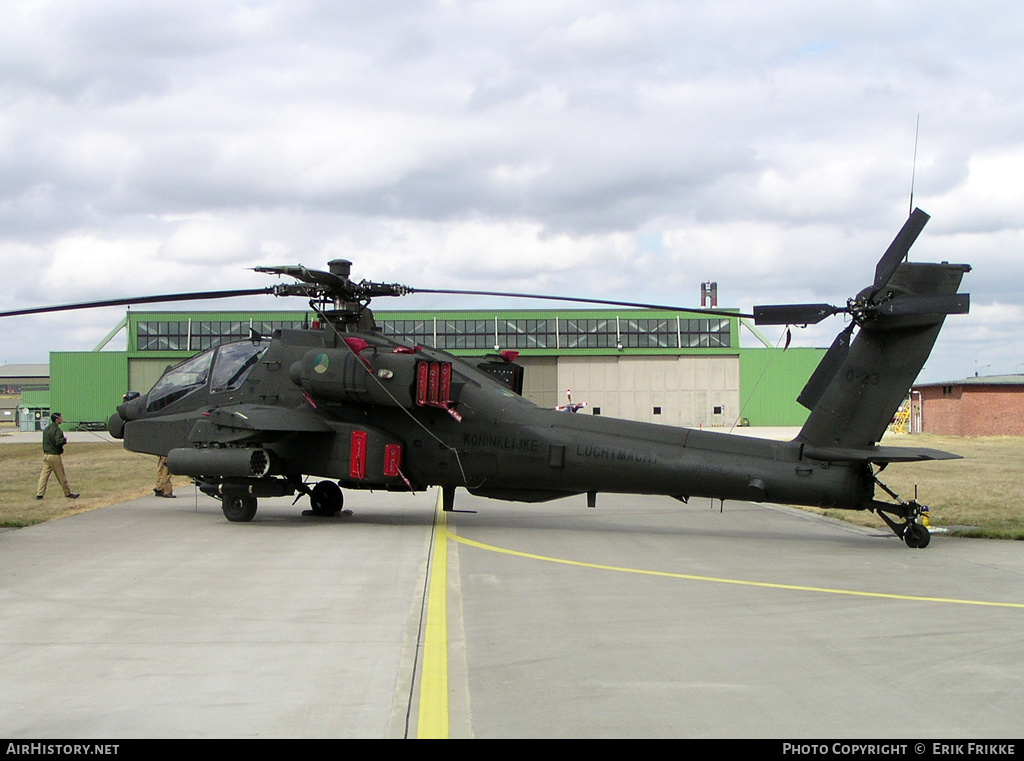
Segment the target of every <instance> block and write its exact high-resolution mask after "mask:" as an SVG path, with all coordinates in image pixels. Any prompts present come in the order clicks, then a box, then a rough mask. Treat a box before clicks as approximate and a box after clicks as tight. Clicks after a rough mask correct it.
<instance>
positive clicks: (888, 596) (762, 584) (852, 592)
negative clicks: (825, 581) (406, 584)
mask: <svg viewBox="0 0 1024 761" xmlns="http://www.w3.org/2000/svg"><path fill="white" fill-rule="evenodd" d="M445 533H446V534H447V536H448V538H450V539H452V540H454V541H456V542H459V543H460V544H465V545H467V546H469V547H476V548H477V549H481V550H487V551H489V552H500V553H502V554H505V555H513V556H515V557H521V558H528V559H530V560H542V561H545V562H548V563H559V564H561V565H572V566H579V567H582V568H596V569H598V570H602V571H616V572H618V573H632V574H638V575H642V576H659V577H662V578H668V579H682V580H686V581H703V582H709V583H714V584H733V585H735V586H744V587H759V588H761V589H785V590H789V591H794V592H817V593H820V594H833V595H849V596H853V597H873V598H880V599H885V600H906V601H911V602H933V603H945V604H950V605H979V606H985V607H992V608H1017V609H1024V603H1018V602H995V601H990V600H961V599H957V598H951V597H925V596H920V595H899V594H893V593H890V592H865V591H862V590H857V589H831V588H829V587H812V586H802V585H799V584H778V583H773V582H768V581H750V580H747V579H726V578H720V577H716V576H697V575H694V574H689V573H673V572H671V571H651V570H647V569H644V568H626V567H623V566H614V565H604V564H601V563H587V562H584V561H581V560H567V559H565V558H555V557H549V556H547V555H536V554H534V553H530V552H521V551H519V550H510V549H507V548H505V547H497V546H495V545H493V544H485V543H484V542H477V541H474V540H473V539H467V538H466V537H464V536H459V535H458V534H455V533H452V532H450V531H448V530H447V529H445Z"/></svg>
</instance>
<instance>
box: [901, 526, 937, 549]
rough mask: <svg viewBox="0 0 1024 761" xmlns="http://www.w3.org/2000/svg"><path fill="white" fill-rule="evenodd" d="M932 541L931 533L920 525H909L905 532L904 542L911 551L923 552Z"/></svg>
mask: <svg viewBox="0 0 1024 761" xmlns="http://www.w3.org/2000/svg"><path fill="white" fill-rule="evenodd" d="M931 540H932V535H931V533H930V532H929V531H928V529H926V528H925V527H924V526H922V525H921V524H920V523H908V524H907V527H906V528H905V529H904V530H903V541H904V542H906V543H907V546H908V547H910V548H911V549H915V550H923V549H924V548H925V547H927V546H928V543H929V542H930V541H931Z"/></svg>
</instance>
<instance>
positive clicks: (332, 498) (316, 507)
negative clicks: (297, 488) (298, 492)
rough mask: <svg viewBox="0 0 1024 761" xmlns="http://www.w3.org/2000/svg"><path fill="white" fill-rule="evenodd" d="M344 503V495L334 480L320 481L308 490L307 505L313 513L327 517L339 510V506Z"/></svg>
mask: <svg viewBox="0 0 1024 761" xmlns="http://www.w3.org/2000/svg"><path fill="white" fill-rule="evenodd" d="M343 504H345V497H344V496H343V495H342V493H341V487H340V486H338V485H337V484H336V483H334V481H320V482H319V483H317V484H316V486H314V487H313V488H312V489H311V490H310V492H309V505H310V507H311V508H312V510H313V515H320V516H324V517H329V516H332V515H337V514H338V513H339V512H341V506H342V505H343Z"/></svg>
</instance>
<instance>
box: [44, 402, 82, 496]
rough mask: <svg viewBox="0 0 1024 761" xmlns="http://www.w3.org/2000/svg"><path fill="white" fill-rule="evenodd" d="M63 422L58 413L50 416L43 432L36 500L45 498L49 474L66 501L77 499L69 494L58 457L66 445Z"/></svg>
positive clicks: (61, 462)
mask: <svg viewBox="0 0 1024 761" xmlns="http://www.w3.org/2000/svg"><path fill="white" fill-rule="evenodd" d="M63 421H64V418H63V416H62V415H61V414H60V413H59V412H54V413H53V414H52V415H50V424H49V425H48V426H46V430H45V431H43V472H42V473H40V474H39V486H38V488H37V489H36V499H42V498H43V497H44V496H46V484H47V483H48V482H49V480H50V474H51V473H53V474H54V475H55V476H57V481H58V482H59V483H60V485H61V488H62V489H64V496H65V497H67V498H68V499H78V495H77V494H72V493H71V487H70V486H69V485H68V478H67V476H65V475H64V462H63V460H61V458H60V456H61V455H62V454H64V445H65V444H67V443H68V440H67V437H66V436H65V435H64V431H62V430H61V429H60V424H61V423H62V422H63Z"/></svg>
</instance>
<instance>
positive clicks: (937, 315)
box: [797, 262, 970, 448]
mask: <svg viewBox="0 0 1024 761" xmlns="http://www.w3.org/2000/svg"><path fill="white" fill-rule="evenodd" d="M969 271H970V267H969V266H968V265H966V264H946V263H943V264H930V263H907V262H903V263H900V264H899V265H898V266H897V267H895V268H894V271H893V272H892V273H891V275H890V276H889V277H888V278H887V279H886V280H885V281H884V282H883V283H882V284H881V285H880V286H879V285H877V284H876V286H875V287H874V289H873V290H872V289H866V290H870V291H871V292H870V293H866V292H865V293H862V294H861V296H859V297H858V298H857V299H855V300H852V301H851V303H850V312H851V313H852V314H853V316H854V320H855V322H856V324H859V325H860V330H859V331H858V332H857V335H856V337H855V338H853V340H852V342H851V341H850V338H851V336H852V333H853V324H851V325H850V327H849V328H847V329H846V330H844V331H843V332H842V333H840V334H839V336H838V337H837V339H836V341H835V343H833V345H832V347H831V348H830V349H829V351H828V353H827V354H826V355H825V357H824V358H823V359H822V361H821V363H820V364H819V365H818V368H817V369H816V370H815V372H814V374H813V375H812V376H811V379H810V380H809V381H808V383H807V385H806V386H805V387H804V390H803V392H802V393H801V395H800V397H799V401H800V403H801V404H803V405H804V406H806V407H808V408H809V409H810V410H811V414H810V416H809V417H808V418H807V422H806V423H805V424H804V427H803V429H802V430H801V431H800V434H799V435H798V436H797V440H798V441H802V442H805V443H808V444H812V445H814V446H820V447H844V448H863V447H868V446H871V445H872V444H874V443H876V442H877V441H878V440H879V439H881V438H882V434H883V433H885V429H886V427H887V426H888V425H889V423H890V422H891V420H892V417H893V415H895V414H896V411H897V410H898V409H899V406H900V403H901V402H902V401H903V399H904V398H905V397H906V395H907V392H908V391H909V390H910V387H911V385H912V384H913V382H914V380H915V379H916V378H917V376H918V373H920V372H921V368H922V367H924V363H925V361H927V359H928V355H929V354H930V353H931V350H932V346H933V345H934V344H935V339H936V338H937V337H938V335H939V331H940V330H941V328H942V324H943V321H944V320H945V318H946V315H947V314H956V313H963V312H966V311H967V309H968V308H969V296H968V295H967V294H958V293H957V289H958V288H959V287H960V282H961V280H962V278H963V276H964V273H966V272H969Z"/></svg>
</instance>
